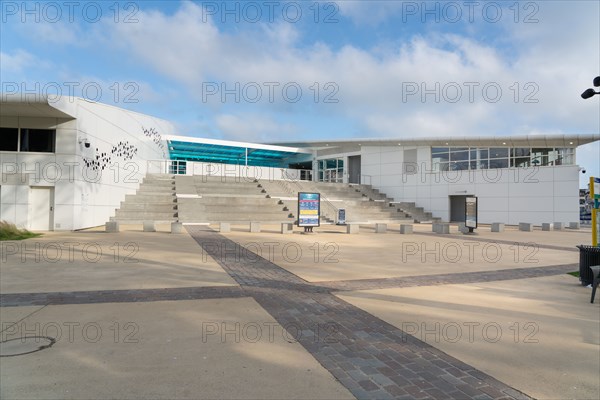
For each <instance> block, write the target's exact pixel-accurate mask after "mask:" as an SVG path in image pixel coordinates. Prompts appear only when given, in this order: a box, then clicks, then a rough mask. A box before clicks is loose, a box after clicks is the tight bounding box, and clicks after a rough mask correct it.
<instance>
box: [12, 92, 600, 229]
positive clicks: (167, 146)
mask: <svg viewBox="0 0 600 400" xmlns="http://www.w3.org/2000/svg"><path fill="white" fill-rule="evenodd" d="M0 128H1V130H0V166H1V170H0V171H1V174H2V175H1V180H0V220H5V221H8V222H12V223H15V224H16V225H18V226H20V227H24V228H28V229H32V230H76V229H82V228H87V227H92V226H99V225H103V224H104V223H105V222H106V221H108V220H109V218H110V217H111V216H113V215H114V214H115V209H116V208H118V207H119V205H120V203H121V201H123V200H124V198H125V195H127V194H133V193H135V192H136V190H137V188H138V187H139V185H140V183H141V182H142V180H143V178H144V176H146V174H147V173H168V174H186V175H218V176H236V175H237V176H244V177H245V178H257V179H270V180H283V179H304V180H314V181H322V182H333V183H339V184H348V183H351V184H358V183H362V184H367V185H372V186H373V187H374V188H376V189H379V190H380V191H381V192H383V193H386V194H387V195H388V197H391V198H393V199H394V202H398V203H402V202H412V203H415V204H416V206H418V207H423V208H424V209H425V210H426V211H430V212H431V213H432V214H433V216H435V217H439V218H441V219H442V220H445V221H461V220H462V218H463V213H464V201H465V197H466V196H478V198H479V221H480V223H491V222H505V223H507V224H517V223H519V222H532V223H535V224H541V223H543V222H570V221H578V220H579V173H580V172H579V170H580V168H579V166H578V165H577V160H576V154H575V149H576V148H577V146H580V145H583V144H587V143H591V142H594V141H597V140H600V135H568V136H524V137H515V136H510V137H486V136H482V137H463V138H429V139H427V138H413V139H360V140H359V139H353V140H344V141H311V142H296V143H276V144H257V143H245V142H232V141H223V140H214V139H200V138H191V137H183V136H175V135H174V133H175V132H174V128H173V126H172V125H171V124H170V123H169V122H167V121H164V120H160V119H157V118H153V117H150V116H147V115H143V114H139V113H136V112H131V111H127V110H123V109H120V108H117V107H113V106H108V105H104V104H99V103H92V102H89V101H86V100H84V99H79V98H71V97H60V98H54V99H53V98H39V96H38V97H37V98H35V97H34V98H23V96H14V95H13V96H3V97H2V99H1V102H0Z"/></svg>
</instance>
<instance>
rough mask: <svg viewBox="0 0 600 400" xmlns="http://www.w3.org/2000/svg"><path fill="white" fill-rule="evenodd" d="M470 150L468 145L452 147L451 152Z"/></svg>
mask: <svg viewBox="0 0 600 400" xmlns="http://www.w3.org/2000/svg"><path fill="white" fill-rule="evenodd" d="M467 150H469V148H468V147H450V151H451V152H455V151H467Z"/></svg>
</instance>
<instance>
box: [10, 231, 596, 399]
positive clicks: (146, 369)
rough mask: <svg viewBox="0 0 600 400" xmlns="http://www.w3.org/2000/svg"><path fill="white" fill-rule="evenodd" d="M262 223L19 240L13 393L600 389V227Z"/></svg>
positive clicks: (418, 393) (342, 395) (484, 394)
mask: <svg viewBox="0 0 600 400" xmlns="http://www.w3.org/2000/svg"><path fill="white" fill-rule="evenodd" d="M247 230H248V229H247V227H244V226H233V227H232V230H231V232H228V233H223V234H221V233H218V227H217V226H211V227H209V226H205V225H189V226H186V229H185V230H184V233H182V234H170V233H169V227H168V226H158V229H157V232H153V233H149V232H142V231H141V226H134V225H132V226H123V227H122V231H121V232H120V233H110V234H109V233H105V232H103V229H101V228H98V229H90V230H86V231H81V232H70V233H64V232H61V233H58V232H56V233H48V234H45V235H44V236H42V237H41V238H36V239H30V240H27V241H24V242H2V244H1V245H2V249H1V250H2V254H1V256H0V257H1V266H0V278H1V279H0V282H1V283H0V285H1V286H0V290H1V299H0V302H1V304H0V305H1V306H2V307H1V308H0V320H1V324H2V325H1V329H2V349H0V350H1V355H2V357H1V358H0V379H1V385H0V397H2V398H7V399H9V398H10V399H12V398H22V399H25V398H26V399H31V398H47V399H50V398H52V399H54V398H71V399H81V398H89V399H92V398H94V399H97V398H144V399H145V398H189V399H196V398H205V399H216V398H240V399H257V398H261V399H263V398H265V399H282V398H285V399H288V398H289V399H309V398H310V399H312V398H318V399H352V398H359V399H385V398H400V399H464V398H473V399H527V398H539V399H567V398H568V399H595V398H599V397H600V378H599V375H598V371H599V370H600V333H599V332H600V301H599V300H598V299H597V300H596V303H595V304H590V303H589V297H590V293H591V290H590V289H589V288H585V287H583V286H581V285H580V284H579V281H578V279H577V278H575V277H573V276H572V275H569V274H567V273H568V272H573V271H576V270H577V269H578V260H579V253H578V250H577V249H576V248H575V245H577V244H587V243H588V242H589V240H590V232H589V230H585V229H582V230H563V231H550V232H542V231H539V230H535V231H534V232H519V231H518V230H517V229H516V228H513V227H507V229H506V230H505V231H504V232H502V233H492V232H490V229H489V227H485V226H484V227H481V228H480V229H478V230H477V234H476V235H463V234H460V233H458V231H457V229H456V227H455V226H454V227H452V233H451V234H450V235H438V234H433V233H431V225H427V224H422V225H419V224H416V225H414V233H413V234H411V235H400V234H399V233H398V226H394V225H390V226H388V232H387V233H385V234H377V233H375V231H374V227H372V226H361V228H360V233H359V234H353V235H348V234H345V232H346V230H345V227H339V226H329V225H324V226H321V227H320V228H317V229H315V232H316V233H315V234H308V235H305V234H301V232H300V230H299V229H298V228H295V231H294V233H293V234H288V235H282V234H280V233H279V227H278V226H263V227H262V232H261V233H249V232H248V231H247ZM50 338H51V339H50ZM40 347H41V349H40Z"/></svg>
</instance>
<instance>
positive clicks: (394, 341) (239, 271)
mask: <svg viewBox="0 0 600 400" xmlns="http://www.w3.org/2000/svg"><path fill="white" fill-rule="evenodd" d="M186 229H187V230H188V232H189V233H190V234H191V235H192V237H193V238H194V239H195V240H196V241H197V242H198V244H199V245H200V246H201V247H202V249H203V250H202V251H205V252H206V253H208V254H210V255H212V256H214V258H215V260H216V261H217V262H218V263H219V264H220V265H221V267H223V269H224V270H225V271H226V272H228V273H229V274H230V275H231V276H232V277H233V278H234V279H235V280H236V281H237V282H238V283H239V284H240V285H241V286H242V288H243V289H244V292H245V293H247V294H248V295H251V296H252V297H253V298H254V299H255V300H256V301H257V302H258V303H259V304H260V305H261V306H262V307H263V308H264V309H265V310H266V311H267V312H268V313H269V314H271V315H272V316H273V317H274V318H275V319H276V320H277V322H278V323H279V324H281V325H282V326H283V327H284V328H285V329H286V330H287V331H288V333H289V334H290V335H291V336H293V337H294V338H296V339H297V340H298V341H299V343H300V344H302V346H304V348H306V350H307V351H309V352H310V353H311V354H312V355H313V356H314V357H315V358H316V359H317V360H318V361H319V362H320V363H321V365H323V367H325V368H326V369H327V370H328V371H329V372H330V373H331V374H332V375H333V376H335V377H336V378H337V379H338V381H339V382H340V383H341V384H343V385H344V386H345V387H346V388H347V389H348V390H349V391H350V392H351V393H352V394H353V395H354V396H356V397H357V398H359V399H388V398H389V399H391V398H398V399H478V400H485V399H529V398H530V397H529V396H526V395H524V394H523V393H521V392H519V391H517V390H515V389H513V388H511V387H509V386H507V385H505V384H503V383H502V382H499V381H498V380H496V379H494V378H492V377H491V376H489V375H487V374H485V373H483V372H481V371H479V370H477V369H475V368H473V367H471V366H469V365H467V364H465V363H463V362H461V361H460V360H457V359H456V358H453V357H451V356H449V355H448V354H446V353H444V352H442V351H440V350H438V349H436V348H434V347H432V346H430V345H428V344H427V343H425V342H422V341H420V340H418V339H416V338H415V337H412V336H410V335H407V334H406V333H404V332H403V331H402V330H400V329H398V328H396V327H394V326H393V325H390V324H388V323H386V322H385V321H382V320H381V319H379V318H377V317H375V316H373V315H371V314H369V313H367V312H366V311H363V310H361V309H360V308H358V307H355V306H353V305H351V304H349V303H347V302H345V301H343V300H341V299H339V298H337V297H336V296H334V295H332V294H330V293H327V292H320V290H315V291H311V290H298V289H299V288H304V287H307V286H310V284H309V283H307V282H306V281H304V280H303V279H301V278H299V277H298V276H296V275H294V274H292V273H290V272H288V271H286V270H285V269H283V268H281V267H279V266H277V265H275V264H273V263H271V262H269V261H268V260H266V259H264V258H261V257H258V256H257V255H255V254H252V255H251V256H250V254H247V253H241V254H240V255H239V256H238V257H226V256H224V253H223V250H222V249H227V248H229V249H232V248H234V247H235V246H236V244H235V242H233V241H231V240H229V239H227V238H225V237H224V236H222V235H220V234H218V233H216V232H213V231H211V230H210V229H208V228H206V227H200V226H188V227H186ZM225 255H226V254H225ZM264 284H266V285H264Z"/></svg>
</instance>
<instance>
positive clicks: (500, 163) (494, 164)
mask: <svg viewBox="0 0 600 400" xmlns="http://www.w3.org/2000/svg"><path fill="white" fill-rule="evenodd" d="M489 168H490V169H492V168H508V159H503V158H500V159H497V160H490V163H489Z"/></svg>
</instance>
